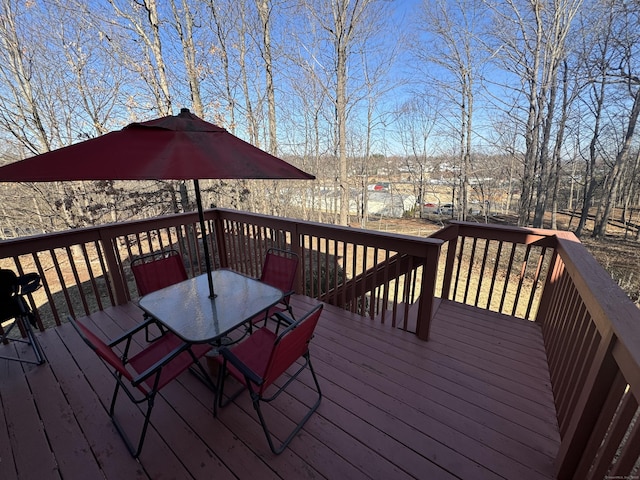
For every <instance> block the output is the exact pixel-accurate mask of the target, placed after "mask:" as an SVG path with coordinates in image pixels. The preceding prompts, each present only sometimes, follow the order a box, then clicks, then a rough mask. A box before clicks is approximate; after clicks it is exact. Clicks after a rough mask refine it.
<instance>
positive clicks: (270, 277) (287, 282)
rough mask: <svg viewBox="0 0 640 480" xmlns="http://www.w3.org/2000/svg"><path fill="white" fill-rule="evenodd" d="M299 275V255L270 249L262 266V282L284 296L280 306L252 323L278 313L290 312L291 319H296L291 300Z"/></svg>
mask: <svg viewBox="0 0 640 480" xmlns="http://www.w3.org/2000/svg"><path fill="white" fill-rule="evenodd" d="M297 273H298V255H297V254H296V253H295V252H292V251H290V250H282V249H279V248H270V249H269V250H267V255H266V256H265V259H264V264H263V265H262V273H261V275H260V281H261V282H264V283H266V284H268V285H271V286H272V287H276V288H277V289H279V290H282V292H283V293H284V296H283V297H282V300H281V301H280V303H279V304H278V305H274V306H273V307H271V308H269V309H268V310H266V311H265V312H264V313H261V314H259V315H256V316H255V317H254V318H253V320H252V323H253V324H255V323H258V322H260V321H262V320H264V322H265V325H266V324H267V320H268V319H269V318H271V317H273V316H274V315H275V314H276V313H278V312H284V311H287V312H289V315H290V316H291V318H293V319H295V317H294V315H293V310H292V309H291V304H290V303H289V302H290V299H291V295H292V294H293V293H295V292H294V290H293V284H294V282H295V279H296V274H297Z"/></svg>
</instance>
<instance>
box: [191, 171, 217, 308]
mask: <svg viewBox="0 0 640 480" xmlns="http://www.w3.org/2000/svg"><path fill="white" fill-rule="evenodd" d="M193 186H194V187H195V192H196V205H197V207H198V218H199V219H200V231H201V232H202V246H203V248H204V262H205V264H206V266H207V281H208V282H209V298H215V297H216V294H215V293H214V291H213V278H212V277H211V259H210V258H209V242H207V230H206V226H205V223H204V211H203V210H202V197H201V196H200V182H199V181H198V179H194V180H193Z"/></svg>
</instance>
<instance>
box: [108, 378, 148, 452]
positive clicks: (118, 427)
mask: <svg viewBox="0 0 640 480" xmlns="http://www.w3.org/2000/svg"><path fill="white" fill-rule="evenodd" d="M120 387H121V385H120V381H116V387H115V389H114V390H113V398H112V399H111V406H110V407H109V416H110V417H111V421H112V422H113V424H114V426H115V427H116V430H117V431H118V433H119V434H120V437H122V440H123V441H124V444H125V445H126V446H127V450H129V453H130V454H131V456H132V457H133V458H138V457H139V456H140V452H142V446H143V444H144V440H145V437H146V435H147V428H148V427H149V420H150V419H151V410H153V405H154V400H155V395H156V394H155V393H151V394H150V395H149V397H147V398H146V401H147V411H146V412H145V416H144V423H143V424H142V430H141V432H140V436H139V439H138V444H137V445H136V446H134V445H133V443H132V442H131V440H130V439H129V436H128V435H127V433H126V432H125V430H124V428H123V427H122V425H121V424H120V422H119V421H118V419H117V418H116V415H115V406H116V398H117V396H118V392H119V391H120ZM123 388H124V387H123ZM125 393H127V394H128V395H130V394H129V392H128V391H126V390H125ZM132 400H133V398H132ZM142 400H144V399H141V400H138V401H135V400H134V403H140V402H141V401H142Z"/></svg>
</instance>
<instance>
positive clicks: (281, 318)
mask: <svg viewBox="0 0 640 480" xmlns="http://www.w3.org/2000/svg"><path fill="white" fill-rule="evenodd" d="M276 317H277V318H278V323H280V322H282V323H284V324H285V325H287V326H289V325H293V324H294V323H295V320H293V319H292V318H291V317H289V316H288V315H285V314H284V313H282V312H276Z"/></svg>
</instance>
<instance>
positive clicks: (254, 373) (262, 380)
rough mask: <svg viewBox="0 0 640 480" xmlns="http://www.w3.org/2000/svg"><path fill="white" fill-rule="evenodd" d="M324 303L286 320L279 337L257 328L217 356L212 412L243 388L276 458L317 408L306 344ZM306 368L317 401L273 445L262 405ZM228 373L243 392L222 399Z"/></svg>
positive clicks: (317, 389) (215, 412)
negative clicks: (218, 366) (300, 361)
mask: <svg viewBox="0 0 640 480" xmlns="http://www.w3.org/2000/svg"><path fill="white" fill-rule="evenodd" d="M323 306H324V305H323V304H320V305H318V306H316V307H315V308H313V309H312V310H311V311H310V312H308V313H307V314H305V315H304V316H303V317H302V318H300V319H299V320H296V321H293V320H288V319H283V320H285V323H286V324H289V326H288V327H287V328H286V329H285V330H283V331H282V333H280V334H279V335H278V334H277V333H274V332H273V331H271V330H269V329H268V328H265V327H263V328H259V329H257V330H256V331H255V332H254V333H253V335H251V336H249V337H248V338H247V339H246V340H244V341H243V342H241V343H239V344H238V345H236V346H235V347H233V348H227V347H222V348H220V350H219V352H220V356H219V357H218V361H219V362H221V364H222V369H221V371H220V373H219V375H218V386H217V394H216V399H215V400H214V408H213V413H214V416H215V415H217V410H218V407H223V406H226V405H228V404H229V403H230V402H231V401H233V400H234V399H235V398H236V397H237V396H238V395H239V394H240V393H242V392H243V391H244V390H245V388H246V389H247V390H248V391H249V394H250V396H251V401H252V402H253V406H254V408H255V410H256V412H257V413H258V418H259V420H260V424H261V425H262V429H263V430H264V433H265V436H266V437H267V442H268V443H269V448H271V451H272V452H273V453H275V454H276V455H278V454H279V453H281V452H282V451H283V450H284V449H285V448H286V447H287V446H288V445H289V443H290V442H291V440H293V437H295V435H296V434H297V433H298V432H299V431H300V429H301V428H302V427H303V426H304V424H305V423H306V422H307V420H309V418H310V417H311V415H312V414H313V412H315V411H316V410H317V409H318V406H319V405H320V400H321V399H322V392H321V391H320V385H319V384H318V379H317V377H316V374H315V371H314V370H313V366H312V364H311V358H310V355H309V342H310V341H311V338H312V337H313V332H314V330H315V328H316V325H317V324H318V319H319V318H320V314H321V313H322V309H323ZM276 316H278V317H284V316H285V315H284V314H283V313H277V314H276ZM300 358H303V359H304V363H303V364H302V366H297V369H296V371H295V373H293V374H291V376H290V377H289V378H288V379H287V380H286V381H284V383H283V384H282V386H280V387H279V388H277V390H276V391H275V393H273V394H270V395H268V396H267V395H265V393H266V392H267V389H269V387H270V386H272V385H273V384H274V382H276V381H277V380H278V379H279V378H280V377H281V376H283V375H284V374H285V372H286V371H287V370H288V369H289V368H290V367H291V366H292V365H294V364H296V362H297V361H298V359H300ZM307 367H309V371H310V372H311V376H312V377H313V382H314V383H315V386H316V392H317V394H318V399H317V400H316V402H315V403H314V404H313V406H312V407H311V408H310V409H309V410H308V411H307V413H306V414H305V416H304V417H303V418H302V420H300V422H298V423H297V424H296V426H295V427H294V429H293V431H291V433H290V434H289V435H288V436H287V438H286V439H285V440H284V441H283V442H282V443H281V444H280V445H279V446H278V447H276V446H275V445H274V442H273V439H272V436H271V433H270V432H269V429H268V427H267V424H266V422H265V419H264V416H263V414H262V410H261V409H260V404H261V402H271V401H273V400H275V399H276V398H277V397H278V396H279V395H280V394H281V393H282V392H283V391H284V390H285V389H286V388H287V387H288V386H289V384H291V382H293V381H294V380H295V379H296V378H297V377H298V375H300V374H301V373H302V372H303V371H304V370H305V369H306V368H307ZM227 372H228V373H229V374H230V375H231V376H232V377H234V378H235V379H236V380H237V381H239V382H240V383H241V384H242V387H243V388H242V389H241V390H239V391H237V392H235V393H234V394H233V395H231V396H230V397H228V398H227V399H226V400H225V399H224V385H225V382H226V377H227V375H226V374H227Z"/></svg>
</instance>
